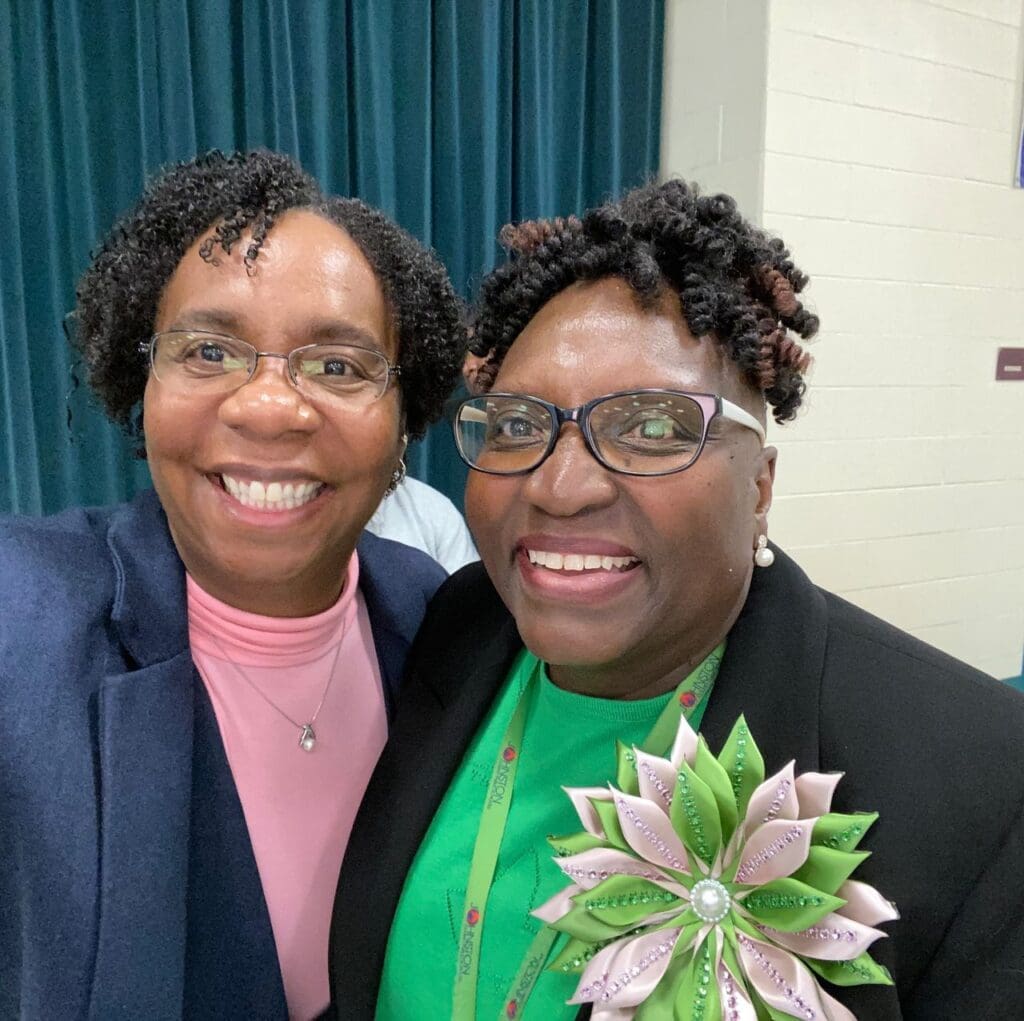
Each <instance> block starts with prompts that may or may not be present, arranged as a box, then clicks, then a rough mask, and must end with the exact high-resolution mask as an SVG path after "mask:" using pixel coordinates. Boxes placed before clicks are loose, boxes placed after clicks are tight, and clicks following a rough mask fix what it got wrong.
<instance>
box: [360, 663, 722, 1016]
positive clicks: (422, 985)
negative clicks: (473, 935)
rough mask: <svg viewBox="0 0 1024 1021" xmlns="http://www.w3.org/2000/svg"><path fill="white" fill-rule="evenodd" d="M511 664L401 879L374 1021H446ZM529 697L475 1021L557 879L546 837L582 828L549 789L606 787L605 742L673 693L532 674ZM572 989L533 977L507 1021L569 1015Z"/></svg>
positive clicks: (513, 686) (491, 1001)
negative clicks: (627, 695)
mask: <svg viewBox="0 0 1024 1021" xmlns="http://www.w3.org/2000/svg"><path fill="white" fill-rule="evenodd" d="M721 654H722V647H721V646H720V647H719V648H718V649H716V650H715V651H714V652H712V653H711V655H710V656H708V658H707V659H706V660H705V661H704V662H703V663H701V665H700V666H698V667H697V669H696V670H695V671H694V672H693V673H692V674H691V675H690V678H688V681H690V682H691V683H692V682H693V680H694V679H695V678H698V677H699V678H700V683H699V684H698V686H697V690H698V691H701V692H706V691H707V690H708V685H709V684H710V683H711V682H713V680H714V675H715V674H717V671H718V665H719V663H720V662H721ZM524 655H526V654H524ZM520 666H521V660H520V661H517V663H516V664H515V665H514V666H513V668H512V670H511V672H510V674H509V678H508V679H507V680H506V682H505V686H504V688H503V690H502V693H501V695H500V697H499V698H498V700H497V701H496V702H495V704H494V706H493V708H492V709H491V712H490V714H489V715H488V717H487V720H486V721H485V723H484V725H483V727H482V728H481V729H480V730H479V731H478V732H477V735H476V737H475V738H474V739H473V742H472V744H471V745H470V747H469V751H468V752H467V753H466V757H465V758H464V759H463V761H462V764H461V766H460V767H459V770H458V772H457V773H456V775H455V778H454V780H453V781H452V783H451V786H450V787H449V788H448V793H447V794H446V795H445V798H444V800H443V801H442V802H441V806H440V807H439V808H438V810H437V813H436V814H435V816H434V820H433V822H432V823H431V825H430V829H429V830H428V831H427V835H426V838H425V839H424V841H423V844H422V845H421V847H420V850H419V853H418V854H417V856H416V859H415V861H414V862H413V866H412V869H411V870H410V872H409V875H408V877H407V878H406V881H405V887H404V889H403V891H402V897H401V900H400V901H399V904H398V911H397V913H396V915H395V921H394V924H393V926H392V929H391V937H390V939H389V941H388V949H387V957H386V959H385V962H384V973H383V976H382V979H381V988H380V995H379V998H378V1000H377V1021H412V1019H417V1021H418V1019H420V1018H430V1019H431V1021H444V1019H446V1018H450V1016H451V1009H452V991H453V987H454V984H455V963H456V947H457V944H458V938H459V929H460V923H461V919H462V911H463V901H464V899H465V895H466V882H467V880H468V877H469V867H470V862H471V861H472V857H473V847H474V844H475V842H476V837H477V829H478V825H479V821H480V813H481V809H482V807H483V802H484V795H485V792H486V790H487V786H488V784H489V782H490V779H491V770H492V768H493V766H494V760H495V757H496V755H497V753H498V748H499V746H500V742H501V740H502V738H503V737H504V734H505V729H506V727H507V726H508V722H509V720H510V719H511V718H512V714H513V712H514V711H515V707H516V703H517V701H518V699H519V695H520V689H521V683H516V682H515V679H516V675H517V672H518V669H519V667H520ZM528 697H529V698H530V699H531V704H530V705H529V706H528V714H527V717H526V725H525V730H524V732H523V739H522V744H521V749H522V751H521V755H520V759H519V771H518V776H517V777H516V782H515V790H514V794H513V797H512V802H511V806H510V809H509V815H508V821H507V822H506V824H505V833H504V838H503V840H502V843H501V851H500V854H499V856H498V862H497V867H496V869H495V873H494V884H493V886H492V887H491V892H490V896H489V898H488V901H487V921H486V925H485V926H484V931H483V942H482V944H481V948H480V973H479V982H478V987H477V1011H476V1017H477V1018H478V1019H480V1021H497V1019H498V1018H499V1017H502V1016H504V1015H503V1010H504V1006H505V998H506V995H507V994H508V992H509V988H510V986H511V985H512V982H513V980H514V979H515V977H516V973H517V971H518V969H519V966H520V964H521V963H522V961H523V958H524V957H525V956H526V951H527V948H528V947H529V945H530V942H531V941H532V940H533V937H534V936H535V934H536V933H537V931H538V930H539V929H540V927H541V926H542V924H543V923H542V922H540V921H539V920H538V919H536V918H533V917H532V916H531V915H530V911H531V910H533V909H534V908H536V907H539V906H540V905H541V904H543V903H544V901H546V900H547V899H548V898H549V897H552V896H554V894H556V893H557V892H558V891H559V890H560V889H562V888H563V887H564V886H565V885H566V883H567V880H566V878H565V875H564V874H563V873H562V871H561V870H560V869H559V868H557V867H556V866H555V865H554V863H553V862H552V861H551V858H552V852H551V849H550V847H549V846H548V843H547V840H546V839H545V838H546V837H547V836H548V835H549V834H558V835H563V834H567V833H575V832H578V831H579V830H580V829H582V826H581V824H580V821H579V817H578V816H577V815H576V812H575V810H574V809H573V807H572V803H571V802H570V801H569V798H568V797H567V796H566V795H565V793H564V792H563V791H562V790H561V789H560V788H561V787H562V786H566V787H593V786H601V785H602V784H604V783H607V782H609V781H612V780H614V778H615V742H616V740H617V739H618V740H621V741H623V742H625V743H626V744H627V745H628V744H636V745H639V744H641V743H642V742H643V741H644V739H645V738H646V737H647V735H648V732H649V731H650V729H651V728H652V727H653V726H654V723H655V721H656V720H657V719H658V717H659V715H660V714H661V711H662V709H663V708H664V707H665V706H666V705H667V704H668V701H669V699H670V698H672V697H673V695H672V693H671V692H670V693H668V694H665V695H660V696H658V697H657V698H650V699H644V700H642V701H636V702H624V701H618V700H614V699H603V698H592V697H590V696H586V695H576V694H573V693H572V692H568V691H563V690H562V689H561V688H558V687H556V686H555V685H554V684H553V683H552V682H551V680H550V679H549V678H548V676H547V671H546V670H542V672H541V677H540V683H539V684H534V685H533V690H532V691H531V692H530V694H529V696H528ZM706 702H707V699H706V697H705V698H702V699H701V700H700V703H699V704H698V705H697V706H696V707H695V708H694V711H693V712H692V714H691V715H690V723H691V725H692V726H693V727H694V729H696V728H697V727H698V726H699V724H700V716H701V715H702V714H703V710H704V706H705V705H706ZM667 751H668V749H667V748H666V749H663V750H662V749H659V750H658V752H659V754H664V753H667ZM578 982H579V976H578V975H573V974H555V973H552V972H549V971H542V972H541V974H540V977H539V979H538V980H537V984H536V986H535V987H534V989H533V992H532V994H531V995H530V998H529V1000H528V1001H527V1003H526V1005H525V1008H524V1009H522V1010H521V1011H520V1013H519V1015H518V1021H558V1019H562V1018H567V1019H571V1018H573V1017H575V1016H576V1012H577V1010H578V1009H579V1008H578V1007H568V1006H566V1000H568V999H569V998H570V997H571V996H572V995H573V993H574V992H575V990H576V985H577V984H578Z"/></svg>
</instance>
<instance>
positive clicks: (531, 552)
mask: <svg viewBox="0 0 1024 1021" xmlns="http://www.w3.org/2000/svg"><path fill="white" fill-rule="evenodd" d="M526 555H527V557H529V560H530V563H531V564H536V565H537V566H538V567H546V568H547V569H548V570H549V571H598V570H600V571H621V570H624V569H625V568H627V567H630V566H631V565H633V564H638V563H640V560H639V559H638V558H637V557H602V556H599V555H598V554H596V553H587V554H582V553H566V554H564V555H563V554H561V553H548V552H546V551H545V550H535V549H528V550H527V551H526Z"/></svg>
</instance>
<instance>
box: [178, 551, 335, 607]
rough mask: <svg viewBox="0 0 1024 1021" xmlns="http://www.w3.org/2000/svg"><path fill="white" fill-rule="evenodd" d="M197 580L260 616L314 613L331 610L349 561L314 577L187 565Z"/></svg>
mask: <svg viewBox="0 0 1024 1021" xmlns="http://www.w3.org/2000/svg"><path fill="white" fill-rule="evenodd" d="M185 566H186V568H187V570H188V572H189V574H190V575H191V576H192V578H193V580H194V581H195V582H196V584H197V585H198V586H199V587H200V588H201V589H202V590H203V591H204V592H206V593H208V594H209V595H211V596H213V597H214V599H219V600H220V601H221V602H222V603H227V605H228V606H232V607H234V608H235V609H236V610H243V611H244V612H246V613H255V614H258V615H259V616H261V617H312V616H314V615H315V614H318V613H323V612H324V611H325V610H329V609H330V608H331V607H332V606H334V604H335V603H336V602H337V601H338V598H339V597H340V596H341V593H342V590H343V588H344V587H345V577H346V567H347V561H346V562H345V563H343V564H339V565H338V566H337V569H336V570H332V571H325V572H320V573H318V574H315V575H313V576H312V577H295V578H288V579H286V580H284V581H280V580H277V579H273V580H271V579H259V578H245V577H239V576H238V575H236V574H227V573H225V572H223V571H217V570H213V571H211V570H199V571H197V570H194V569H193V566H192V565H189V564H186V565H185Z"/></svg>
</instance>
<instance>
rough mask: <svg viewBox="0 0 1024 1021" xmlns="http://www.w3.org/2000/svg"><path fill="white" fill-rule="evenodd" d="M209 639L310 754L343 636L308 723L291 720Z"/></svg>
mask: <svg viewBox="0 0 1024 1021" xmlns="http://www.w3.org/2000/svg"><path fill="white" fill-rule="evenodd" d="M210 637H211V638H212V639H213V644H214V645H216V646H217V648H218V649H220V652H221V656H222V657H223V658H224V661H225V662H226V663H230V664H231V666H232V667H233V668H234V670H235V672H236V673H237V674H238V676H239V677H241V678H242V680H243V681H245V683H246V684H248V685H249V687H250V688H252V690H253V691H255V692H256V694H257V695H259V697H260V698H262V699H263V701H264V702H266V703H267V705H268V706H270V708H271V709H273V710H274V711H275V712H277V713H280V715H281V716H283V717H284V718H285V719H286V720H287V721H288V722H289V723H290V724H291V725H292V726H293V727H295V728H296V730H298V731H299V747H300V748H301V749H302V750H303V751H304V752H311V751H312V750H313V749H314V748H315V747H316V731H315V730H314V729H313V724H314V723H316V718H317V717H318V716H319V715H320V710H321V709H323V707H324V702H325V701H326V700H327V692H329V691H330V690H331V681H333V680H334V670H335V668H336V667H337V665H338V657H339V656H340V655H341V643H342V641H343V639H344V635H342V637H341V638H339V639H338V646H337V648H336V649H335V650H334V659H333V660H331V670H330V673H328V675H327V683H326V684H325V685H324V693H323V694H322V695H321V696H320V703H319V705H317V707H316V710H315V712H314V713H313V715H312V716H311V717H310V718H309V723H299V722H298V720H293V719H292V718H291V717H290V716H289V715H288V714H287V713H286V712H285V711H284V710H283V709H282V708H281V707H280V706H279V705H277V703H276V702H272V701H271V699H270V697H269V696H268V695H267V693H266V692H265V691H264V690H263V689H262V688H261V687H260V686H259V685H258V684H257V683H256V682H255V681H254V680H253V679H252V678H251V677H250V676H249V675H248V674H247V673H246V672H245V671H244V670H243V669H242V668H241V667H240V666H239V665H238V664H237V663H236V662H235V661H234V660H233V659H231V657H230V656H228V654H227V652H225V651H224V646H223V645H221V644H220V642H219V641H218V640H217V639H216V638H215V637H214V636H213V635H212V634H211V635H210Z"/></svg>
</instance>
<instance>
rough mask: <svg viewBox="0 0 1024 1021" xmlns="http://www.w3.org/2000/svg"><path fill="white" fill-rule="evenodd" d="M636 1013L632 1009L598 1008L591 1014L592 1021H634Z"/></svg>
mask: <svg viewBox="0 0 1024 1021" xmlns="http://www.w3.org/2000/svg"><path fill="white" fill-rule="evenodd" d="M635 1016H636V1011H635V1010H633V1008H632V1007H623V1008H622V1009H621V1010H620V1009H619V1008H618V1007H596V1008H595V1009H594V1010H593V1011H592V1012H591V1014H590V1021H633V1018H634V1017H635Z"/></svg>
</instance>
